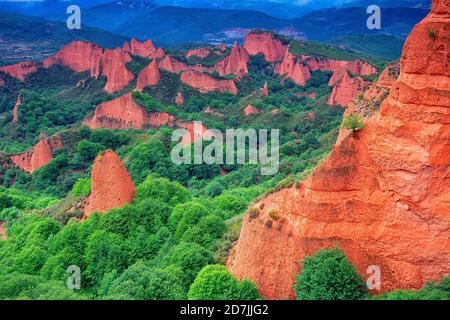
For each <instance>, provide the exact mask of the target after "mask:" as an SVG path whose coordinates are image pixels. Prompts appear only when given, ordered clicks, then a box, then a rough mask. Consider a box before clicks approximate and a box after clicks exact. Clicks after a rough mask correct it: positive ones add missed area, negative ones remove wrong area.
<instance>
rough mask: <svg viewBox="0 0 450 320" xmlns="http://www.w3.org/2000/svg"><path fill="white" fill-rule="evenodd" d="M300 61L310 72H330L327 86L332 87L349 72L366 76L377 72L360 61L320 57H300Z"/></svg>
mask: <svg viewBox="0 0 450 320" xmlns="http://www.w3.org/2000/svg"><path fill="white" fill-rule="evenodd" d="M301 59H302V60H303V61H304V62H305V63H306V64H307V65H308V67H309V68H310V70H311V71H317V70H320V71H331V72H333V76H332V77H331V79H330V82H329V83H328V85H330V86H334V85H335V84H336V83H337V82H338V81H340V80H341V79H342V78H343V77H344V76H345V75H346V74H348V73H349V72H350V73H352V74H354V75H362V76H367V75H371V74H374V73H376V72H377V69H376V68H375V67H374V66H372V65H370V64H368V63H367V62H364V61H361V60H355V61H343V60H334V59H328V58H321V57H312V56H306V55H302V56H301Z"/></svg>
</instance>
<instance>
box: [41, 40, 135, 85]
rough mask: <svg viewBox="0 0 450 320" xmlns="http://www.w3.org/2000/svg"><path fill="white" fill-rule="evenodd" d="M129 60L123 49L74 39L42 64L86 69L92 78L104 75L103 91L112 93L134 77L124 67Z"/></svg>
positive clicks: (45, 66)
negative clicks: (102, 46)
mask: <svg viewBox="0 0 450 320" xmlns="http://www.w3.org/2000/svg"><path fill="white" fill-rule="evenodd" d="M130 61H131V57H130V55H129V54H128V53H127V52H126V51H125V50H123V49H114V50H110V49H106V50H103V49H102V48H100V47H99V46H98V45H96V44H93V43H89V42H84V41H74V42H72V43H71V44H69V45H67V46H65V47H64V48H62V49H61V50H60V51H59V52H58V53H57V54H56V55H54V56H52V57H50V58H48V59H47V60H45V61H44V62H43V65H44V68H49V67H51V66H52V65H54V64H61V65H64V66H66V67H68V68H70V69H72V70H73V71H75V72H85V71H88V72H90V74H91V76H92V77H94V78H98V77H99V76H100V75H104V76H106V78H107V83H106V86H105V91H106V92H108V93H114V92H117V91H120V90H122V89H123V88H125V87H126V86H127V85H128V84H129V82H130V81H131V80H133V79H134V75H133V74H132V73H131V72H130V71H129V70H128V69H127V68H126V63H127V62H130Z"/></svg>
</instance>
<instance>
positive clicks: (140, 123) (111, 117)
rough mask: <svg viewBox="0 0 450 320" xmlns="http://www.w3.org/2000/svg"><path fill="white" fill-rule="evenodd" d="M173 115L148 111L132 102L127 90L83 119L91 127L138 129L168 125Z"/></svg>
mask: <svg viewBox="0 0 450 320" xmlns="http://www.w3.org/2000/svg"><path fill="white" fill-rule="evenodd" d="M174 121H175V117H173V116H171V115H169V114H168V113H163V112H152V113H148V112H146V111H145V110H144V109H143V108H141V107H140V106H138V105H137V104H136V102H134V100H133V97H132V93H131V92H129V93H127V94H125V95H123V96H121V97H119V98H117V99H114V100H111V101H108V102H105V103H102V104H101V105H99V106H98V107H97V109H96V110H95V113H94V115H93V117H91V118H89V119H87V120H85V121H84V124H85V125H87V126H88V127H90V128H91V129H99V128H108V129H115V130H126V129H130V128H133V129H140V130H144V129H146V128H148V127H161V126H164V125H170V124H171V123H173V122H174Z"/></svg>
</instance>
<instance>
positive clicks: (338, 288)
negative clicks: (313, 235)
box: [294, 249, 364, 300]
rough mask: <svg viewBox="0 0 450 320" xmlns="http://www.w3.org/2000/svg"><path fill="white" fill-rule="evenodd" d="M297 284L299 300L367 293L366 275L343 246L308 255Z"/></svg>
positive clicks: (352, 296) (353, 296)
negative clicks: (350, 258) (354, 264)
mask: <svg viewBox="0 0 450 320" xmlns="http://www.w3.org/2000/svg"><path fill="white" fill-rule="evenodd" d="M294 288H295V292H296V294H297V299H299V300H354V299H359V298H361V296H362V295H363V294H364V283H363V281H362V278H361V277H360V276H359V275H358V272H357V270H356V269H355V267H354V266H353V265H352V264H351V263H350V262H349V261H348V260H347V258H346V257H345V255H344V253H343V252H342V251H341V250H339V249H324V250H319V251H318V252H317V253H316V254H315V255H313V256H309V257H306V258H305V259H304V260H303V267H302V271H301V273H300V275H299V276H298V277H297V280H296V284H295V286H294Z"/></svg>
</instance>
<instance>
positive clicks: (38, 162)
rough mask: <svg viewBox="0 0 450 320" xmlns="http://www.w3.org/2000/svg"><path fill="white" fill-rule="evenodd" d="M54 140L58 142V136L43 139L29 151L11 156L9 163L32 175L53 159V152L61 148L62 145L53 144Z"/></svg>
mask: <svg viewBox="0 0 450 320" xmlns="http://www.w3.org/2000/svg"><path fill="white" fill-rule="evenodd" d="M56 140H59V141H60V139H59V137H58V136H56V137H54V138H51V139H43V140H41V141H39V143H38V144H36V145H35V146H34V147H33V148H31V149H30V150H28V151H25V152H23V153H20V154H15V155H12V156H11V161H12V162H13V164H14V165H15V166H16V167H18V168H20V169H22V170H23V171H25V172H28V173H33V172H34V171H36V170H38V169H40V168H42V167H43V166H45V165H47V164H48V163H49V162H50V161H51V160H52V159H53V150H56V149H60V148H61V147H62V143H58V142H55V141H56Z"/></svg>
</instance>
